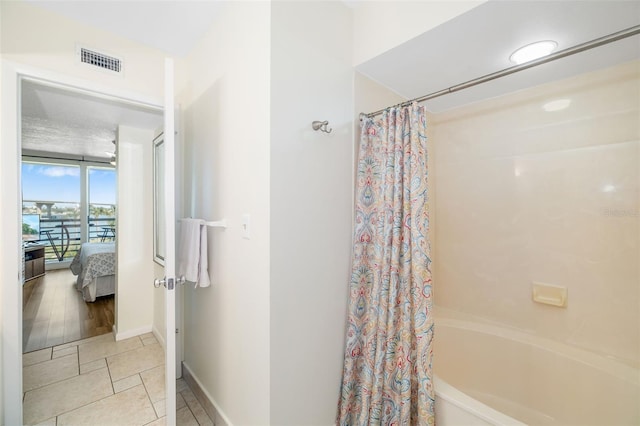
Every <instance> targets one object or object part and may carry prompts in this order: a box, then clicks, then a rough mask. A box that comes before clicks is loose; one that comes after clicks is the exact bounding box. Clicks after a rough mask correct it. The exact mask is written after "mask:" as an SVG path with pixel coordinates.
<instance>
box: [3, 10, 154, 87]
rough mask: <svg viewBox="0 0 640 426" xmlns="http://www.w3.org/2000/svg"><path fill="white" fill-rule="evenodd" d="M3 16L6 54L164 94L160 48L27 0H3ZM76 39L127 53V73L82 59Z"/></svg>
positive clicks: (96, 79)
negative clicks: (118, 73) (104, 69)
mask: <svg viewBox="0 0 640 426" xmlns="http://www.w3.org/2000/svg"><path fill="white" fill-rule="evenodd" d="M1 19H2V57H3V59H6V60H9V61H13V62H16V63H20V64H24V65H30V66H36V67H41V68H45V69H48V70H51V71H56V72H61V73H64V74H65V75H67V76H73V77H76V78H82V79H86V80H90V81H92V82H94V83H100V84H104V85H107V86H110V87H118V88H120V89H122V90H130V91H133V92H136V93H138V94H144V95H147V96H152V97H159V96H161V95H162V90H163V87H164V86H163V73H162V70H163V69H164V68H163V66H164V65H163V64H164V54H163V53H162V52H161V51H159V50H156V49H153V48H150V47H146V46H143V45H141V44H138V43H135V42H132V41H129V40H127V39H125V38H122V37H118V36H116V35H114V34H111V33H108V32H106V31H102V30H99V29H95V28H92V27H89V26H86V25H84V24H81V23H79V22H77V21H74V20H72V19H69V18H66V17H64V16H61V15H57V14H55V13H52V12H49V11H47V10H43V9H40V8H37V7H34V6H32V5H30V4H29V3H28V2H26V1H3V2H2V17H1ZM77 44H81V45H83V46H85V47H89V48H94V49H97V50H99V51H104V52H105V53H111V54H113V55H116V56H118V57H122V58H123V62H124V69H125V70H124V76H122V77H121V76H114V75H112V74H110V73H105V72H101V71H100V70H95V69H94V67H90V66H86V65H85V64H80V63H79V62H78V60H77V56H76V45H77Z"/></svg>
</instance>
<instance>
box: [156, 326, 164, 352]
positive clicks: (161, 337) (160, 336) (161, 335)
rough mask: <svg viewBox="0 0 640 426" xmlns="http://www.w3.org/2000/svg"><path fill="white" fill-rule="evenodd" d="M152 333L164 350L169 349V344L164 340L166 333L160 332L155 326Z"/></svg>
mask: <svg viewBox="0 0 640 426" xmlns="http://www.w3.org/2000/svg"><path fill="white" fill-rule="evenodd" d="M152 333H153V335H154V336H156V339H157V340H158V343H160V346H162V349H163V350H164V349H167V342H166V341H165V340H164V333H162V332H161V331H160V330H158V329H157V328H156V327H155V326H153V330H152Z"/></svg>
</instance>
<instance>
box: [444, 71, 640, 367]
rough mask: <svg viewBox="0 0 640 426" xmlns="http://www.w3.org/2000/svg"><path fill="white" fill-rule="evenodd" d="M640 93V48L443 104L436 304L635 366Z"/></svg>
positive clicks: (639, 335) (639, 331)
mask: <svg viewBox="0 0 640 426" xmlns="http://www.w3.org/2000/svg"><path fill="white" fill-rule="evenodd" d="M639 94H640V62H637V61H636V62H631V63H628V64H623V65H619V66H616V67H612V68H609V69H605V70H602V71H597V72H593V73H588V74H583V75H580V76H577V77H574V78H570V79H566V80H562V81H558V82H553V83H549V84H545V85H542V86H538V87H535V88H531V89H528V90H523V91H520V92H516V93H512V94H509V95H506V96H503V97H500V98H496V99H492V100H488V101H485V102H480V103H477V104H475V105H471V106H468V107H463V108H459V109H457V110H453V111H451V112H447V113H442V114H437V115H436V116H435V119H436V123H435V141H436V151H435V153H436V169H435V170H436V173H437V181H436V186H437V194H436V196H437V200H436V201H437V204H436V209H437V212H438V227H437V229H436V243H437V247H438V257H437V259H436V261H435V262H434V265H435V269H436V276H437V280H436V292H435V301H436V303H437V305H438V306H439V307H444V308H449V309H453V310H456V311H460V312H464V313H467V314H471V315H474V316H476V317H480V318H483V319H487V320H491V321H498V322H500V323H503V324H506V325H508V326H509V327H517V328H519V329H521V330H525V331H527V332H530V333H535V334H537V335H540V336H543V337H546V338H550V339H555V340H559V341H562V342H566V343H569V344H572V345H576V346H579V347H582V348H585V349H588V350H591V351H594V352H599V353H601V354H604V355H607V356H613V357H616V358H619V359H622V360H624V361H626V362H628V363H629V364H631V365H635V366H638V360H640V311H639V310H638V306H640V288H639V284H638V283H640V270H639V266H638V265H640V262H639V259H640V238H639V235H640V233H639V232H640V224H639V217H640V127H639V126H638V117H639V116H640V115H639V114H640V103H639V101H638V99H640V97H639ZM559 98H560V99H569V100H571V104H570V106H569V107H568V108H567V109H564V110H560V111H555V112H547V111H545V110H544V109H543V105H544V104H546V103H547V102H549V101H553V100H556V99H559ZM532 282H542V283H547V284H553V285H560V286H564V287H567V288H568V291H569V296H568V306H567V307H566V308H557V307H553V306H548V305H542V304H538V303H534V302H533V301H532V297H531V285H532Z"/></svg>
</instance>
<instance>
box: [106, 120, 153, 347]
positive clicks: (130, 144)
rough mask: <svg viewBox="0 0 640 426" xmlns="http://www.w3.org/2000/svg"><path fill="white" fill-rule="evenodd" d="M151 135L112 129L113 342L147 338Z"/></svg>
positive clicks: (150, 299) (150, 277) (150, 264)
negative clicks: (115, 157) (114, 151)
mask: <svg viewBox="0 0 640 426" xmlns="http://www.w3.org/2000/svg"><path fill="white" fill-rule="evenodd" d="M153 134H154V132H153V130H145V129H137V128H134V127H130V126H118V135H117V141H118V166H117V169H118V214H117V226H118V238H117V239H116V249H117V250H116V253H117V270H118V273H117V278H116V312H115V320H116V323H115V327H116V330H117V333H116V339H118V340H122V339H124V338H128V337H132V336H136V335H139V334H142V333H148V332H150V331H151V330H152V324H153V319H154V293H155V292H157V291H159V290H156V289H155V288H154V287H153V285H152V284H153V280H154V278H155V276H154V263H153V257H152V256H151V254H152V253H153V220H150V218H153V169H152V164H153V163H152V143H151V141H152V140H153Z"/></svg>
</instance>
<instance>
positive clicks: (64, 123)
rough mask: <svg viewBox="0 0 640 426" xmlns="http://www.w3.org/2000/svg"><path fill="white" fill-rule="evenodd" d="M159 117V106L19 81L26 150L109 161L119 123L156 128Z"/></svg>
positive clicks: (35, 152) (60, 156)
mask: <svg viewBox="0 0 640 426" xmlns="http://www.w3.org/2000/svg"><path fill="white" fill-rule="evenodd" d="M162 122H163V116H162V111H159V110H154V109H151V108H149V107H143V106H137V105H133V104H129V103H124V102H122V101H116V100H112V99H106V98H101V97H95V96H90V95H88V94H85V93H80V92H76V91H71V90H68V89H63V88H60V87H54V86H47V85H44V84H39V83H35V82H33V81H24V82H23V84H22V150H23V154H25V155H33V156H45V157H56V158H71V159H85V160H91V161H108V160H109V159H110V158H109V157H110V156H109V155H108V154H107V152H114V144H113V143H112V141H113V140H115V139H116V131H117V128H118V125H125V126H132V127H137V128H141V129H149V130H156V129H159V128H161V127H162ZM53 154H55V155H53Z"/></svg>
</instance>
